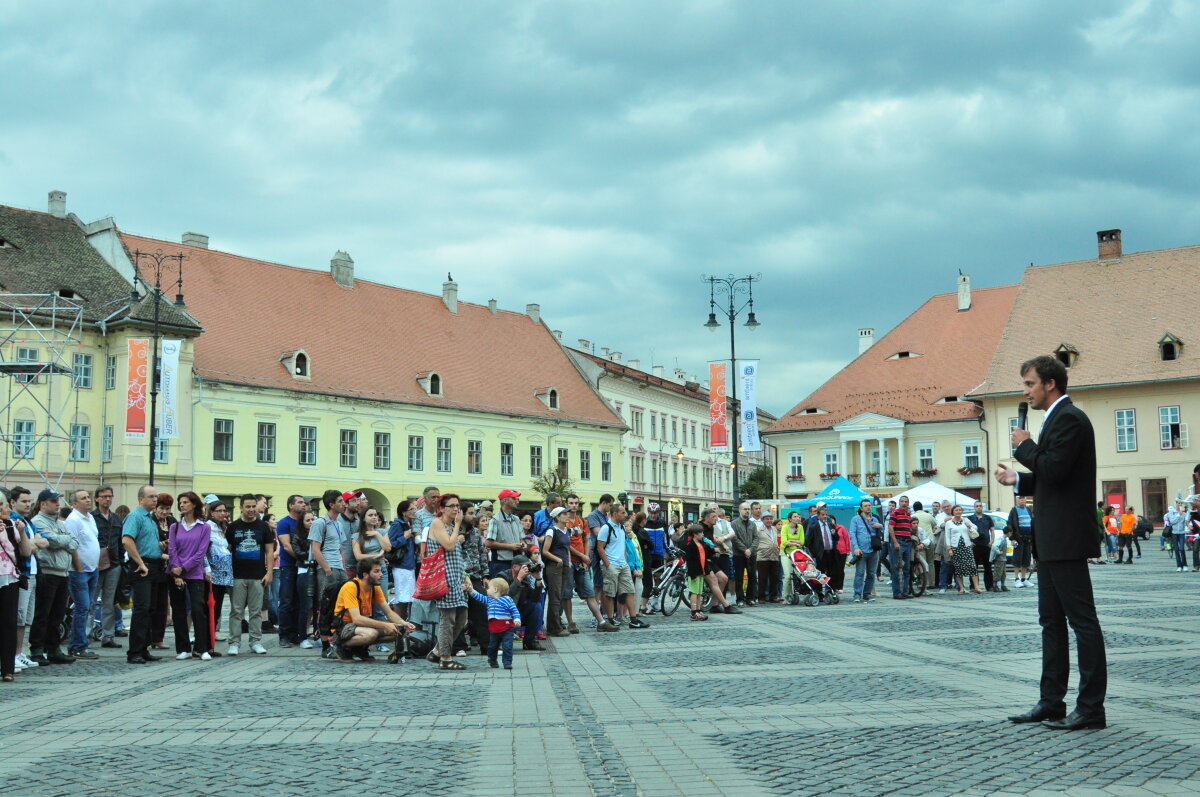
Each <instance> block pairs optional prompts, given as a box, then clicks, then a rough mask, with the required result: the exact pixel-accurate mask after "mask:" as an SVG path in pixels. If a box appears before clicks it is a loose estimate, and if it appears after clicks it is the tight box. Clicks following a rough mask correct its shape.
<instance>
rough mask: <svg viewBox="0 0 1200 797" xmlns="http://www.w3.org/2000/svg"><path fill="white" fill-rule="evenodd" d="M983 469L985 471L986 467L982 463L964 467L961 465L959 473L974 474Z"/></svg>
mask: <svg viewBox="0 0 1200 797" xmlns="http://www.w3.org/2000/svg"><path fill="white" fill-rule="evenodd" d="M983 471H984V468H983V466H982V465H971V466H969V467H968V466H964V467H961V468H959V469H958V475H959V476H972V475H974V474H976V473H983Z"/></svg>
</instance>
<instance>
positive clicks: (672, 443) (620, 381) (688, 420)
mask: <svg viewBox="0 0 1200 797" xmlns="http://www.w3.org/2000/svg"><path fill="white" fill-rule="evenodd" d="M592 349H593V346H592V343H591V341H588V340H582V339H581V340H580V341H579V347H578V348H569V349H567V352H568V353H569V354H570V355H571V357H572V359H573V360H574V361H575V364H576V366H577V367H578V368H579V369H580V371H582V372H583V374H584V376H585V377H586V378H587V380H588V382H590V383H591V384H592V386H593V387H594V388H595V389H596V391H597V392H599V393H600V395H601V396H603V397H604V399H605V401H607V402H608V404H609V406H610V407H612V409H613V411H614V412H615V413H617V415H618V416H620V418H621V420H622V421H624V423H625V425H626V427H627V429H628V431H627V432H626V433H625V438H624V440H623V441H622V445H621V452H622V454H621V455H622V457H623V459H624V472H625V474H626V475H627V477H628V480H627V482H626V487H625V488H624V491H625V492H626V493H628V494H629V501H630V505H631V506H632V507H633V508H634V509H635V510H642V509H644V508H645V507H646V506H648V505H649V504H650V503H651V502H657V503H659V504H661V505H662V506H663V508H664V509H665V510H667V511H670V512H678V513H679V516H680V517H681V518H682V519H683V520H685V521H686V520H694V519H696V518H697V517H699V509H700V507H701V505H703V504H708V503H714V502H715V503H718V504H721V505H723V506H729V505H730V503H731V501H732V498H733V472H732V470H731V466H732V464H733V463H732V458H731V457H730V455H729V454H728V453H723V452H714V451H711V450H709V426H708V422H709V418H708V410H709V401H708V385H707V384H702V383H701V382H700V381H699V379H697V377H696V376H695V375H691V376H689V375H688V374H687V372H685V371H684V370H682V369H675V370H674V371H673V373H672V374H671V375H670V376H668V375H667V374H666V372H665V371H666V369H665V368H664V367H663V366H661V365H654V366H651V368H650V370H649V371H646V370H643V369H642V367H641V362H640V361H639V360H628V361H624V360H623V356H622V354H621V352H619V351H611V350H609V349H605V348H602V349H600V352H599V353H596V352H594V351H593V350H592ZM727 417H728V418H729V419H731V420H736V419H737V417H738V413H737V412H736V405H735V406H734V408H733V409H731V410H730V411H729V412H728V413H727ZM775 420H776V419H775V416H774V415H771V414H770V413H768V412H765V411H764V410H761V409H760V410H759V411H758V424H759V429H760V431H761V430H763V429H765V428H767V427H768V426H770V425H771V424H772V423H774V422H775ZM764 464H769V459H768V454H767V453H766V446H764V450H763V451H757V452H749V451H743V452H741V454H740V455H739V456H738V474H739V483H740V482H742V481H745V480H746V477H747V476H749V475H750V473H751V472H752V471H753V470H754V469H755V468H757V467H759V466H760V465H764Z"/></svg>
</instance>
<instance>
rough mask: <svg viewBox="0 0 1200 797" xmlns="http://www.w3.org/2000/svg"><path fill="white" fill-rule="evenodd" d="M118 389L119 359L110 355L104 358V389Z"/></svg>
mask: <svg viewBox="0 0 1200 797" xmlns="http://www.w3.org/2000/svg"><path fill="white" fill-rule="evenodd" d="M116 387H117V358H116V356H115V355H112V354H110V355H108V356H107V357H105V358H104V389H105V390H115V389H116Z"/></svg>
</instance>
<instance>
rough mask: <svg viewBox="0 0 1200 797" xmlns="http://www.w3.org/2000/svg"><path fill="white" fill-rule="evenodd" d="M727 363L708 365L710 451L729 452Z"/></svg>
mask: <svg viewBox="0 0 1200 797" xmlns="http://www.w3.org/2000/svg"><path fill="white" fill-rule="evenodd" d="M725 413H726V404H725V363H709V364H708V430H709V432H708V439H709V446H708V448H709V450H710V451H728V450H729V428H728V427H727V426H726V424H725Z"/></svg>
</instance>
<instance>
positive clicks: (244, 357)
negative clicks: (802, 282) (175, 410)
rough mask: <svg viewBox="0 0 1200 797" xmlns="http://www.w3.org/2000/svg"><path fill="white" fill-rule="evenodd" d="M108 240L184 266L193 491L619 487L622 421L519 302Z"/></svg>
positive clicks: (338, 263) (400, 494)
mask: <svg viewBox="0 0 1200 797" xmlns="http://www.w3.org/2000/svg"><path fill="white" fill-rule="evenodd" d="M186 241H187V243H186V244H175V243H170V242H166V241H159V240H154V239H147V238H139V237H136V236H131V235H124V236H123V243H124V248H125V250H126V251H133V250H135V249H140V250H154V249H163V250H167V249H172V250H180V251H183V252H184V253H185V255H186V258H187V259H186V261H185V262H186V263H187V271H186V281H187V285H188V298H189V308H190V309H191V311H192V312H193V313H194V314H195V316H196V318H197V319H199V321H200V322H201V323H202V324H203V326H204V330H205V331H204V334H203V335H202V336H201V337H200V338H199V339H198V340H197V343H196V348H195V363H194V374H195V380H194V387H193V390H192V394H191V400H192V405H191V414H192V423H193V424H194V441H195V451H196V458H195V462H194V474H195V483H196V488H197V491H198V492H201V493H204V492H212V493H216V494H218V495H222V496H232V495H236V494H238V493H244V492H251V493H264V494H267V495H269V496H272V497H273V500H274V506H275V508H276V510H277V511H279V510H281V509H282V507H283V500H284V499H285V498H286V496H287V495H289V494H292V493H299V494H301V495H305V496H309V497H311V496H319V495H320V494H321V493H322V492H323V491H324V490H326V489H329V488H331V487H332V488H338V489H346V490H349V489H357V488H363V489H365V490H366V491H367V494H368V495H369V496H370V498H371V499H372V502H373V504H374V505H376V506H378V507H379V509H380V510H382V511H383V512H385V513H391V512H392V511H393V509H394V507H395V505H396V503H397V502H398V501H400V500H403V499H405V498H409V497H413V496H417V495H420V493H421V491H422V490H423V489H424V488H425V487H426V486H427V485H436V486H438V487H439V488H440V489H441V490H442V491H443V492H456V493H459V494H460V495H462V497H463V498H465V499H467V500H482V499H486V498H492V499H495V497H496V496H497V494H498V493H499V492H500V490H502V489H504V488H505V487H510V488H513V489H516V490H518V491H520V492H521V493H522V494H523V496H522V504H523V505H524V506H526V507H529V508H532V507H533V506H536V505H537V504H538V502H539V501H540V496H538V495H537V494H535V493H534V492H532V490H531V489H530V487H531V484H532V482H533V481H534V480H535V479H536V478H537V477H538V476H540V475H541V474H543V473H544V472H546V471H548V470H551V469H558V470H560V471H561V472H564V473H566V474H567V475H568V477H569V478H570V479H571V480H572V481H573V482H574V489H575V491H576V492H578V493H579V494H580V496H581V497H582V498H583V500H584V501H585V502H587V503H595V502H596V501H597V500H598V499H599V497H600V495H601V494H603V493H606V492H607V493H613V494H616V493H617V492H618V491H619V489H620V487H621V485H622V484H623V483H624V480H625V474H624V465H623V462H622V457H621V436H622V434H623V433H624V431H625V425H624V424H623V423H622V422H621V420H620V418H619V417H617V416H616V415H615V414H614V413H613V411H612V410H611V409H610V408H609V406H608V405H607V404H606V403H605V402H604V400H603V399H602V398H601V397H600V396H599V395H598V394H597V393H596V392H595V391H594V390H593V389H592V388H591V386H590V385H589V384H588V383H587V381H586V380H585V379H584V378H583V377H582V376H581V374H580V373H579V371H578V370H577V369H576V368H575V366H574V365H573V364H572V362H571V361H570V359H569V358H568V356H567V354H566V353H565V351H564V349H563V348H562V346H561V345H560V344H559V342H558V341H557V339H556V338H555V336H554V335H553V334H552V333H551V332H550V330H549V329H547V328H546V325H545V324H544V323H543V322H542V320H541V316H540V308H539V306H538V305H536V304H530V305H527V306H526V310H525V312H523V313H518V312H511V311H506V310H501V309H499V308H498V307H497V306H496V303H495V302H494V301H492V302H489V304H487V305H478V304H469V303H466V302H460V301H458V286H457V284H456V283H454V282H453V281H452V280H447V281H446V282H445V283H444V284H443V286H442V295H441V296H436V295H431V294H426V293H419V292H416V291H411V290H404V289H400V288H396V287H393V286H390V285H383V284H379V283H373V282H368V281H364V280H361V279H357V278H355V276H354V262H353V260H352V259H351V258H350V257H349V255H347V254H345V253H344V252H339V253H337V254H336V255H335V256H334V258H333V259H332V261H331V263H330V269H329V270H327V271H316V270H312V269H304V268H295V267H290V266H283V265H279V264H275V263H267V262H264V261H260V260H253V259H250V258H246V257H241V256H238V255H233V254H228V253H223V252H217V251H213V250H211V249H209V248H208V245H207V244H208V242H207V238H205V237H204V236H200V235H195V234H189V235H188V236H186Z"/></svg>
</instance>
